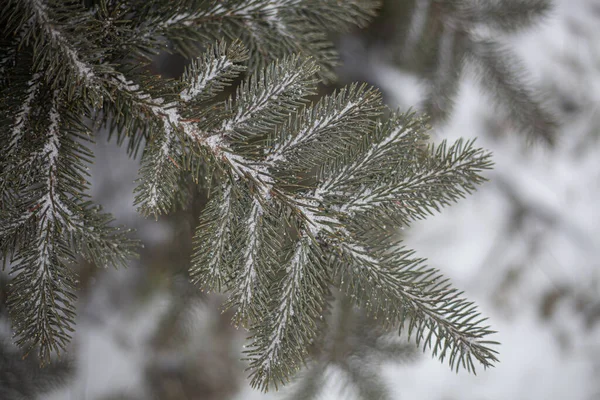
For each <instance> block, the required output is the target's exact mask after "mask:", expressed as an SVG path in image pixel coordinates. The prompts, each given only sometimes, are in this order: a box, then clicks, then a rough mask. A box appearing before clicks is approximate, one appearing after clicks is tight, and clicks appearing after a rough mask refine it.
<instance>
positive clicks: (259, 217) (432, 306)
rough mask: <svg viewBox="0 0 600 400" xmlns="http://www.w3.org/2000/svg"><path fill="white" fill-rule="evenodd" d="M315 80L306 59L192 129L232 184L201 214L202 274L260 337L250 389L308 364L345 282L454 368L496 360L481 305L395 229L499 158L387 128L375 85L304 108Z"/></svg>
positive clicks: (279, 67)
mask: <svg viewBox="0 0 600 400" xmlns="http://www.w3.org/2000/svg"><path fill="white" fill-rule="evenodd" d="M307 71H313V65H311V64H310V63H306V62H305V63H298V61H297V59H296V58H288V59H284V60H283V61H282V62H280V63H278V64H273V65H270V66H267V67H266V69H265V71H263V72H259V73H258V77H255V76H250V77H248V78H247V81H246V82H245V83H243V84H242V85H241V86H240V87H241V88H242V89H238V92H237V93H236V97H235V98H231V99H229V100H227V101H226V107H225V108H226V110H229V112H226V113H225V114H224V116H223V122H222V123H220V124H219V123H211V125H212V126H204V125H203V123H202V122H197V123H196V122H194V123H191V124H190V125H189V126H187V127H186V126H182V127H181V128H180V130H181V133H182V134H183V135H186V138H187V139H186V142H185V143H186V145H187V146H190V148H191V149H192V150H191V151H192V152H193V153H194V154H197V155H202V154H204V155H208V157H209V158H210V159H211V163H214V164H215V165H216V169H217V171H219V172H218V174H220V175H221V176H222V179H224V180H225V182H226V183H225V184H224V186H223V187H222V188H221V189H219V190H216V191H215V192H214V194H213V196H214V197H213V198H212V199H211V200H210V201H209V204H208V205H207V207H206V208H205V210H204V212H203V213H202V215H201V217H200V225H199V227H198V230H197V232H196V240H195V243H196V250H195V256H194V259H193V262H192V267H191V275H192V278H193V280H194V281H195V282H196V283H197V284H198V285H199V286H200V287H201V288H203V289H205V290H219V291H226V292H228V293H229V296H230V297H229V301H228V302H227V307H231V308H233V309H234V310H235V311H236V313H235V322H236V323H237V324H241V325H242V326H244V327H246V328H248V329H250V331H251V332H252V337H251V340H252V346H251V348H250V349H249V350H248V351H247V357H248V360H249V361H250V367H251V368H252V384H253V385H254V386H256V387H259V388H261V389H263V390H267V389H268V388H269V387H270V386H271V385H275V386H277V385H279V384H281V383H284V382H286V381H287V380H288V379H289V377H290V376H291V375H292V374H293V373H294V372H296V371H297V370H298V369H299V368H300V366H301V365H303V362H304V361H305V359H306V356H307V348H308V346H309V344H310V343H311V342H312V341H313V340H314V339H315V338H316V336H317V335H318V334H319V331H318V328H317V326H318V323H317V321H318V320H319V319H320V316H321V315H322V313H323V312H324V311H325V308H326V307H327V306H328V304H327V298H328V296H329V293H330V289H331V288H332V287H336V286H337V287H339V288H340V289H342V290H343V291H345V292H346V293H347V294H348V295H349V296H351V297H352V298H353V299H354V300H355V302H356V304H358V305H360V306H363V307H365V308H366V309H367V310H368V311H369V312H371V313H373V314H375V315H377V316H380V317H381V319H382V323H383V324H384V325H385V326H388V327H397V328H401V327H403V326H404V325H407V326H408V331H409V334H414V336H415V338H416V340H417V342H418V343H419V344H421V345H422V346H423V347H424V348H431V350H432V352H433V353H434V354H437V355H438V356H439V357H440V359H448V360H449V362H450V365H451V366H452V367H455V368H458V367H459V366H463V367H464V368H466V369H468V370H474V369H475V363H474V361H478V362H479V363H480V364H482V365H483V366H485V367H487V366H490V365H492V364H493V362H494V361H495V360H496V357H495V351H494V350H493V349H491V348H490V347H489V346H490V345H492V344H493V343H494V342H492V341H489V339H488V338H487V336H488V335H489V334H491V333H492V331H491V330H490V329H489V327H487V326H486V325H484V324H483V320H482V319H480V318H478V315H479V314H478V313H477V310H476V309H475V308H474V307H473V305H472V304H471V303H468V302H466V300H464V299H463V298H462V297H461V296H460V293H458V292H457V291H456V290H455V289H453V288H452V287H451V286H450V285H449V284H448V283H447V282H446V281H444V280H443V278H442V277H441V276H440V274H439V273H438V272H437V271H435V270H431V269H429V268H426V267H425V266H424V264H423V260H422V259H419V258H416V257H414V254H413V252H412V251H408V250H406V249H404V248H402V246H401V244H400V243H399V242H398V240H397V239H396V237H395V235H394V234H393V232H392V231H391V230H390V228H393V227H399V226H404V225H407V224H409V223H410V222H411V221H413V220H415V219H420V218H423V217H425V216H426V215H428V214H431V213H433V212H434V211H437V210H439V209H440V208H441V207H442V206H445V205H447V204H450V203H451V202H453V201H456V200H457V199H459V198H461V197H463V196H464V195H465V194H467V193H469V192H471V191H472V190H474V185H476V184H478V183H480V182H482V181H483V178H482V176H481V175H480V174H481V173H482V172H483V171H484V170H486V169H488V168H490V165H491V163H490V159H489V154H487V153H485V152H483V151H482V150H481V149H477V148H475V147H474V146H473V143H470V142H468V143H464V142H461V141H458V142H456V143H454V144H452V145H450V146H448V145H446V144H445V143H442V144H441V145H439V146H432V145H428V144H427V139H428V136H427V130H428V129H429V128H428V126H427V125H426V124H425V122H424V120H423V119H422V118H421V117H418V116H416V115H414V114H397V113H392V115H391V116H390V117H389V118H387V119H384V118H383V112H384V107H383V105H382V102H381V97H380V95H379V93H378V92H377V91H376V90H374V89H372V88H370V87H367V86H365V85H362V86H359V85H351V86H349V87H347V88H343V89H341V90H340V91H339V92H336V93H333V94H332V95H330V96H326V97H324V98H323V99H321V100H320V101H319V102H318V103H317V104H306V100H305V96H306V94H307V93H310V90H311V89H310V88H311V85H312V84H313V81H312V80H311V79H309V77H310V76H311V73H312V72H307ZM269 83H272V84H269Z"/></svg>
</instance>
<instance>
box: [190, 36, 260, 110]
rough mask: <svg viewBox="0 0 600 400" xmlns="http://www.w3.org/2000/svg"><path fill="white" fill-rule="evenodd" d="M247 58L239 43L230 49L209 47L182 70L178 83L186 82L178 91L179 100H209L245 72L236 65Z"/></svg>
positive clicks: (227, 47) (221, 44)
mask: <svg viewBox="0 0 600 400" xmlns="http://www.w3.org/2000/svg"><path fill="white" fill-rule="evenodd" d="M247 59H248V50H247V49H246V48H245V47H244V46H243V45H242V44H241V43H240V42H234V43H232V44H231V45H230V46H227V45H226V44H225V42H220V43H219V44H218V45H217V46H215V47H214V48H210V49H209V50H208V51H206V52H205V53H204V56H203V57H202V58H199V59H197V60H196V61H195V62H192V64H191V65H190V66H189V67H188V68H187V69H186V71H185V73H184V75H183V78H182V81H183V82H189V83H188V86H187V87H186V88H185V89H184V90H183V91H182V92H181V94H180V97H181V99H182V100H183V101H185V102H188V101H190V100H194V101H196V102H200V101H206V100H209V99H211V98H213V97H214V96H216V95H217V94H218V93H220V92H221V91H222V90H223V89H224V87H225V86H228V85H230V84H231V82H232V80H233V79H235V78H236V77H238V75H239V74H240V73H241V72H243V71H245V70H246V67H245V65H242V64H240V63H241V62H243V61H246V60H247Z"/></svg>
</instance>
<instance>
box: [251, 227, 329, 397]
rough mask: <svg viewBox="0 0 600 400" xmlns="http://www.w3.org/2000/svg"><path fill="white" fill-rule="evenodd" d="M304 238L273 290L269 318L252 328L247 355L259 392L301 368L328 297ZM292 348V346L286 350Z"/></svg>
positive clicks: (320, 266)
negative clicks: (253, 335) (252, 339)
mask: <svg viewBox="0 0 600 400" xmlns="http://www.w3.org/2000/svg"><path fill="white" fill-rule="evenodd" d="M315 250H316V249H315V248H314V246H313V244H312V242H311V239H310V238H309V237H308V236H305V237H303V238H301V239H300V240H298V241H297V242H296V244H295V248H294V249H293V251H292V253H291V256H290V257H289V260H288V261H287V263H286V264H285V267H284V268H285V269H283V270H282V272H283V273H284V275H283V277H282V278H281V280H280V281H279V282H278V283H277V288H276V289H275V290H274V296H273V300H274V301H273V304H272V305H271V307H270V308H271V312H270V315H271V317H270V318H269V321H268V322H267V323H266V326H265V323H264V322H263V323H261V324H260V325H258V326H256V327H255V330H256V331H257V332H258V333H257V334H255V341H254V342H253V343H252V349H251V350H250V351H248V352H247V353H248V355H249V359H250V361H251V362H250V368H252V370H253V372H252V385H254V386H257V387H260V388H261V389H263V390H266V389H268V388H269V386H270V385H271V384H274V385H275V386H277V384H278V382H285V381H286V380H287V379H288V377H289V376H292V375H293V374H294V373H296V372H297V371H298V370H299V369H300V368H301V366H302V364H303V361H304V359H305V357H306V352H307V349H308V347H309V346H310V344H311V343H312V341H313V340H314V339H315V337H316V335H317V333H318V331H317V324H316V321H318V320H319V319H320V318H322V313H323V309H324V307H325V298H326V296H327V294H328V282H329V277H328V276H327V269H326V268H324V267H325V263H324V261H323V258H322V255H321V254H319V251H318V250H316V251H315ZM290 344H292V346H290Z"/></svg>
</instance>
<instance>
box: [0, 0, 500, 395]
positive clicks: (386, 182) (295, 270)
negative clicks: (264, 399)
mask: <svg viewBox="0 0 600 400" xmlns="http://www.w3.org/2000/svg"><path fill="white" fill-rule="evenodd" d="M86 5H87V6H89V8H88V9H86V8H84V7H83V6H81V4H80V2H76V1H67V2H62V1H55V0H49V1H42V0H26V1H12V0H11V1H8V2H7V3H6V7H4V8H3V10H2V11H0V23H1V26H3V27H4V28H3V31H2V34H3V36H2V40H1V41H0V42H1V45H2V46H3V47H4V48H6V49H8V50H10V51H7V52H5V53H4V56H3V57H2V58H1V60H2V61H1V62H0V67H1V68H5V73H4V75H3V82H4V83H3V85H2V87H1V91H2V92H1V93H2V96H3V97H2V99H3V100H2V101H3V102H4V103H3V107H2V110H1V112H2V113H1V114H0V120H1V126H2V130H1V131H0V139H1V140H2V142H3V143H9V146H8V150H7V151H6V152H5V153H3V154H2V156H1V157H0V174H1V175H0V177H1V181H0V182H1V188H2V198H1V199H2V207H1V210H0V211H1V213H2V218H1V221H2V222H1V225H0V249H1V250H2V255H3V256H4V257H5V258H7V259H9V263H10V267H11V270H10V273H11V274H12V275H13V276H14V279H13V282H12V289H11V293H10V297H9V300H8V303H9V307H10V312H11V316H12V321H13V323H14V326H15V330H16V336H17V342H18V343H19V344H21V345H24V346H30V347H33V346H37V347H39V353H40V356H41V360H42V361H48V360H49V359H50V357H51V353H53V352H58V351H59V350H60V349H63V348H65V346H66V344H67V343H68V340H69V338H70V336H69V333H70V332H71V330H72V325H73V320H74V316H75V314H74V304H73V302H74V299H75V295H74V291H75V288H76V278H75V276H74V275H73V273H72V272H71V270H70V265H71V264H73V263H74V262H75V261H76V260H77V257H78V256H83V257H85V258H86V259H88V260H89V261H91V262H94V263H97V264H99V265H107V264H113V265H121V264H125V261H126V258H127V257H128V256H130V255H131V254H132V253H133V250H134V248H135V247H136V246H137V243H136V242H135V241H134V240H131V239H129V238H128V236H129V235H128V231H126V230H121V229H119V228H115V227H113V225H112V224H111V218H110V216H109V215H107V214H102V213H101V212H100V211H99V210H100V209H99V206H97V205H94V204H93V203H91V202H90V201H89V199H88V195H87V192H88V186H89V184H88V182H87V179H88V177H87V172H86V171H87V165H89V163H91V161H92V157H93V155H92V154H91V152H90V151H89V149H88V148H87V147H85V143H86V141H91V140H92V130H91V127H96V126H99V125H106V126H108V128H109V129H110V131H111V132H112V133H114V134H115V135H116V138H117V142H118V143H123V142H124V141H125V140H128V141H129V143H128V151H129V153H130V154H132V155H135V154H136V153H137V152H138V149H143V154H142V159H141V164H142V165H141V169H140V178H139V180H138V186H137V188H136V200H135V201H136V203H137V205H138V206H139V210H140V212H141V213H142V214H144V215H155V216H158V215H160V214H165V213H167V212H169V211H171V210H173V209H174V208H177V207H180V206H186V205H187V204H186V203H187V197H186V196H185V195H182V194H181V193H182V192H186V193H187V190H188V187H187V186H188V181H187V180H186V179H187V178H190V179H191V180H193V181H194V182H198V183H201V184H202V185H203V186H204V187H206V189H207V191H208V192H209V199H208V200H209V201H208V204H207V205H206V207H205V209H204V210H203V212H202V214H201V216H200V222H199V226H198V229H197V231H196V235H195V244H196V248H195V253H194V256H193V260H192V265H191V270H190V275H191V278H192V281H193V282H194V283H195V284H197V285H198V286H199V287H200V288H201V289H203V290H216V291H226V292H227V293H228V294H229V300H228V302H227V304H226V307H227V308H231V309H232V310H233V311H234V317H233V318H234V322H235V323H236V324H238V325H241V326H243V327H245V328H247V329H249V330H250V332H251V334H252V336H251V340H252V343H251V347H250V349H249V350H248V351H247V354H246V356H247V359H248V361H249V363H250V368H251V370H252V372H251V379H252V385H253V386H255V387H259V388H261V389H262V390H267V389H268V388H270V387H271V386H277V385H279V384H282V383H285V382H286V381H287V380H288V379H289V377H290V376H291V375H292V374H293V373H295V372H296V371H298V370H299V369H300V368H301V367H302V365H303V364H304V363H305V361H306V359H307V356H308V349H309V348H310V346H311V345H312V343H314V341H315V340H316V339H317V338H318V336H319V334H320V333H321V324H320V323H319V321H320V320H321V316H322V315H323V313H324V312H325V311H326V310H327V309H328V307H329V301H328V300H329V299H330V296H331V291H332V290H334V288H338V289H341V290H342V291H344V292H345V293H346V294H347V295H348V296H349V297H350V298H351V299H352V300H353V303H354V304H355V305H359V306H362V307H363V308H364V310H366V312H368V313H369V314H370V315H371V316H373V318H378V320H379V321H381V323H382V326H384V327H387V328H391V327H393V328H396V329H398V328H399V329H403V327H406V328H407V329H408V332H409V336H410V335H411V333H414V334H415V337H416V339H417V342H418V343H419V344H421V346H422V347H423V348H431V349H432V351H433V353H434V354H437V355H438V356H439V357H440V359H444V358H446V357H447V358H448V360H449V363H450V365H451V366H452V367H455V368H458V367H459V366H461V365H462V366H463V367H464V368H466V369H468V370H474V369H475V364H474V360H477V361H479V362H480V363H481V364H482V365H483V366H484V367H487V366H490V365H492V364H493V362H494V361H496V357H495V351H494V350H493V349H491V348H490V347H489V346H490V345H492V344H494V342H491V341H489V339H488V335H489V334H490V333H492V331H491V330H490V329H489V328H488V327H487V326H485V325H484V324H483V321H484V320H483V319H479V318H478V316H479V314H478V313H477V310H476V309H475V307H474V306H473V305H472V304H471V303H468V302H466V300H464V299H463V298H462V297H461V296H460V293H458V292H457V291H456V290H455V289H453V288H452V287H450V285H449V284H448V283H447V282H446V281H445V280H444V279H443V278H442V277H441V276H440V274H439V273H438V272H437V271H435V270H431V269H429V268H426V267H425V266H424V265H423V260H422V259H420V258H415V257H414V256H413V253H412V251H408V250H405V249H404V248H402V247H401V246H400V244H399V242H398V240H397V239H396V236H395V234H394V230H395V229H396V228H398V227H400V226H404V225H407V224H409V223H410V222H411V221H413V220H415V219H418V218H423V217H424V216H426V215H427V214H430V213H432V212H433V211H436V210H438V209H439V208H441V207H442V206H444V205H447V204H449V203H451V202H453V201H455V200H457V199H458V198H460V197H462V196H464V195H465V194H466V193H469V192H470V191H472V190H473V189H474V185H475V184H478V183H480V182H481V181H483V178H482V176H481V175H480V174H481V173H482V172H483V171H484V170H486V169H489V168H490V166H491V163H490V158H489V154H487V153H485V152H484V151H482V150H480V149H477V148H474V147H473V144H472V143H463V142H460V141H459V142H457V143H455V144H453V145H451V146H446V145H445V144H441V145H440V146H432V145H430V144H428V143H427V139H428V135H427V131H428V129H429V127H428V126H427V125H426V123H425V121H424V119H423V118H422V117H418V116H416V115H415V114H412V113H409V114H399V113H394V112H391V116H389V117H386V115H387V114H390V113H389V110H387V109H386V108H385V107H384V105H383V104H382V101H381V96H380V94H379V92H378V91H377V90H376V89H373V88H371V87H368V86H366V85H358V84H354V85H350V86H348V87H345V88H342V89H340V90H338V91H336V92H334V93H333V94H331V95H329V96H325V97H323V98H322V99H321V100H319V101H317V102H316V104H313V103H310V101H309V99H308V98H309V96H311V95H314V94H315V93H316V86H317V84H318V83H319V77H320V78H321V80H322V79H324V78H330V77H331V68H332V66H333V65H334V59H333V58H332V54H333V53H332V51H331V45H330V44H329V42H328V41H326V39H325V38H326V33H325V32H326V30H327V29H331V28H334V29H336V30H340V29H347V28H348V27H349V25H350V24H351V23H354V24H358V25H363V24H364V23H365V22H366V21H367V20H368V19H369V18H370V16H371V15H372V13H373V10H374V7H375V6H376V3H373V2H368V1H360V0H348V1H339V0H331V1H329V0H327V1H325V2H317V1H313V0H279V1H269V0H238V1H219V2H217V1H207V2H199V1H192V0H190V1H183V0H182V1H177V2H173V3H166V2H164V1H158V0H154V1H143V2H142V1H136V0H131V1H121V2H119V1H108V0H106V1H90V2H86ZM217 37H218V39H219V40H220V39H221V37H224V38H225V41H217V40H215V39H217ZM227 39H230V40H229V41H227ZM163 46H165V47H168V48H169V49H171V50H173V51H177V52H179V53H182V54H184V55H188V56H191V55H194V60H193V61H192V62H191V64H190V65H189V66H188V68H187V69H186V71H185V73H184V74H183V76H182V77H181V79H179V80H177V81H173V80H168V79H163V78H161V77H160V76H156V75H154V74H152V73H151V72H150V67H149V66H148V64H147V61H148V60H149V59H150V57H151V55H152V54H153V53H154V52H156V51H158V50H157V49H158V48H159V47H163ZM200 48H203V49H204V51H203V52H202V55H201V56H200V57H197V56H196V55H197V54H198V49H200ZM290 52H294V53H296V54H295V55H290V54H288V53H290ZM246 67H248V75H247V76H246V77H245V78H244V77H242V76H241V74H242V73H243V72H244V71H245V70H246ZM240 78H243V80H242V82H241V83H240V84H239V85H238V86H237V89H236V91H235V93H234V94H233V95H231V96H230V97H228V98H226V95H225V94H224V93H222V92H223V90H224V88H225V86H227V85H230V84H232V83H233V82H235V81H236V80H237V79H240ZM348 368H349V371H350V372H352V373H354V374H359V373H362V372H361V371H359V370H355V369H354V367H352V366H348ZM364 390H365V393H373V392H372V391H371V389H369V388H367V387H366V386H365V388H364Z"/></svg>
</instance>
